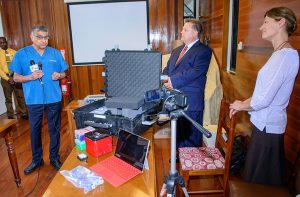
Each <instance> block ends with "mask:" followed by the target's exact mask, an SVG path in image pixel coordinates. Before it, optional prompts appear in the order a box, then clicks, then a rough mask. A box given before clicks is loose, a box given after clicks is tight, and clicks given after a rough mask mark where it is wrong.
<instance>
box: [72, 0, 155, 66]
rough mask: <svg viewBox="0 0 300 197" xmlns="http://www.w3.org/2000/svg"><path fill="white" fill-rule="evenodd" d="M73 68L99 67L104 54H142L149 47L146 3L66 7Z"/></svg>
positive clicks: (86, 4)
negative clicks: (131, 52)
mask: <svg viewBox="0 0 300 197" xmlns="http://www.w3.org/2000/svg"><path fill="white" fill-rule="evenodd" d="M68 13H69V28H70V34H71V35H70V38H71V45H72V57H73V58H72V59H73V65H90V64H102V63H103V61H102V58H103V57H104V52H105V50H112V49H117V48H119V49H120V50H144V49H146V48H147V46H148V43H149V31H148V2H147V0H140V1H139V0H137V1H129V0H128V1H112V0H110V1H99V2H85V3H68Z"/></svg>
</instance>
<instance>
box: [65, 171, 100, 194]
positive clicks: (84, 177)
mask: <svg viewBox="0 0 300 197" xmlns="http://www.w3.org/2000/svg"><path fill="white" fill-rule="evenodd" d="M60 173H61V174H62V175H63V176H64V177H65V178H66V179H67V180H68V181H70V182H71V183H72V184H73V185H74V186H75V187H77V188H83V189H84V193H85V194H86V193H88V192H89V191H91V190H93V189H95V188H96V187H97V186H98V185H101V184H103V182H104V181H103V179H102V177H100V176H98V175H96V174H95V173H94V172H92V171H90V170H89V169H87V168H85V167H83V166H77V167H76V168H73V169H72V170H70V171H68V170H62V171H60Z"/></svg>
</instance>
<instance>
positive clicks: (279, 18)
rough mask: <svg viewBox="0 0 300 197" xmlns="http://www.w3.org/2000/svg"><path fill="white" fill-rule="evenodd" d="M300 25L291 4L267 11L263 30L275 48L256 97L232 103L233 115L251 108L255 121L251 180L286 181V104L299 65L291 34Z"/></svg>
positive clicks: (248, 175) (261, 75)
mask: <svg viewBox="0 0 300 197" xmlns="http://www.w3.org/2000/svg"><path fill="white" fill-rule="evenodd" d="M296 28H297V21H296V17H295V14H294V12H293V11H292V10H290V9H289V8H285V7H276V8H273V9H271V10H269V11H267V12H266V14H265V18H264V23H263V25H262V26H261V27H260V30H261V31H262V38H263V39H265V40H268V41H270V42H271V43H272V45H273V48H274V52H273V53H272V55H271V57H270V59H269V60H268V61H267V63H266V64H265V65H264V66H263V67H262V68H261V69H260V71H259V72H258V76H257V79H256V84H255V89H254V92H253V95H252V97H250V98H248V99H246V100H245V101H238V100H236V101H234V102H233V103H232V104H231V105H230V115H231V116H232V115H233V114H235V113H236V112H238V111H249V114H250V115H251V118H250V120H251V122H252V124H253V125H254V129H253V132H252V140H251V143H250V146H249V150H248V154H247V159H246V165H245V171H244V172H245V174H244V179H245V180H246V181H249V182H253V183H262V184H272V185H281V184H283V177H284V145H283V141H284V139H283V137H284V132H285V128H286V123H287V115H286V107H287V106H288V103H289V99H290V95H291V93H292V90H293V86H294V81H295V78H296V76H297V73H298V69H299V55H298V52H297V50H295V49H293V48H292V46H291V45H290V43H289V41H288V38H289V36H290V35H291V34H292V33H293V32H294V31H295V30H296Z"/></svg>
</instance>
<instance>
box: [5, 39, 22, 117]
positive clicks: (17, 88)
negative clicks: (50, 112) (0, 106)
mask: <svg viewBox="0 0 300 197" xmlns="http://www.w3.org/2000/svg"><path fill="white" fill-rule="evenodd" d="M15 53H16V51H15V50H13V49H11V48H8V46H7V40H6V38H5V37H0V77H1V85H2V88H3V92H4V96H5V105H6V109H7V117H8V118H9V119H13V118H14V109H13V105H12V93H13V92H14V93H15V95H16V98H17V102H18V105H19V108H20V111H21V113H22V115H21V117H22V118H23V119H28V116H27V111H26V106H25V101H24V94H23V89H22V84H21V83H16V82H14V80H13V72H12V71H10V70H9V69H8V67H9V64H10V62H11V61H12V58H13V57H14V55H15Z"/></svg>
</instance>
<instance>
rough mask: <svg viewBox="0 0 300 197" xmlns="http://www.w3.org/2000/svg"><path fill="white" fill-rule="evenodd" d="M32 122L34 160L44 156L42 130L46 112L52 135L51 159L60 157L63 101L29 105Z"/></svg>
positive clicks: (31, 135) (31, 134)
mask: <svg viewBox="0 0 300 197" xmlns="http://www.w3.org/2000/svg"><path fill="white" fill-rule="evenodd" d="M27 109H28V117H29V124H30V140H31V150H32V161H33V162H39V161H41V159H42V158H43V147H42V139H41V130H42V122H43V115H44V112H45V113H46V117H47V120H48V130H49V136H50V148H49V151H50V153H49V159H50V160H51V161H53V160H58V159H59V153H58V152H59V146H60V125H61V102H57V103H50V104H44V105H43V104H37V105H27Z"/></svg>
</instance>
